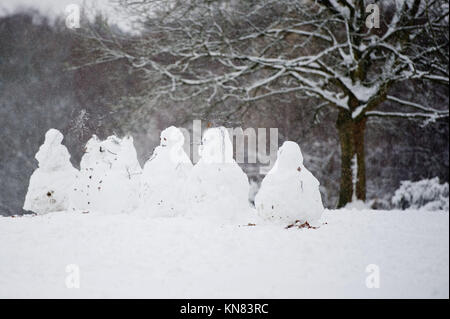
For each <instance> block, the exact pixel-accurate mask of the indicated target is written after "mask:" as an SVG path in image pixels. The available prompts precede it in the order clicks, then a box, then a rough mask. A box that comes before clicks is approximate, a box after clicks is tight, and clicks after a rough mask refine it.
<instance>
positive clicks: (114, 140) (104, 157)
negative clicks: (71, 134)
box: [71, 135, 142, 214]
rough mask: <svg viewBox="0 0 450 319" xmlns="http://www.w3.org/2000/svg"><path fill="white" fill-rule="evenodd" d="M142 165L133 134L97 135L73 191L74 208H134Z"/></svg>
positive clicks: (111, 211)
mask: <svg viewBox="0 0 450 319" xmlns="http://www.w3.org/2000/svg"><path fill="white" fill-rule="evenodd" d="M141 173H142V170H141V167H140V165H139V162H138V160H137V155H136V150H135V148H134V145H133V138H132V137H125V138H123V139H120V138H118V137H116V136H109V137H108V138H107V139H106V140H104V141H100V140H99V139H98V138H97V136H95V135H94V136H93V137H92V138H91V139H90V140H89V141H88V143H87V144H86V148H85V154H84V155H83V157H82V159H81V163H80V173H79V174H78V175H77V177H76V182H75V184H74V186H73V188H72V192H71V205H72V209H73V210H82V211H84V212H89V211H99V212H103V213H107V214H114V213H124V212H127V213H129V212H131V211H133V210H135V209H136V208H137V205H138V203H139V202H138V201H139V183H140V175H141Z"/></svg>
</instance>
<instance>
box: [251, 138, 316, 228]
mask: <svg viewBox="0 0 450 319" xmlns="http://www.w3.org/2000/svg"><path fill="white" fill-rule="evenodd" d="M319 185H320V184H319V181H318V180H317V179H316V178H315V177H314V176H313V174H312V173H311V172H310V171H308V170H307V169H306V167H305V166H304V165H303V156H302V152H301V150H300V147H299V146H298V144H297V143H294V142H284V143H283V145H282V146H281V147H280V149H279V150H278V158H277V161H276V162H275V165H274V167H273V168H272V169H271V170H270V171H269V173H268V174H267V175H266V177H265V178H264V179H263V181H262V183H261V188H260V190H259V192H258V194H257V195H256V198H255V206H256V209H257V211H258V214H259V215H260V216H261V217H263V218H264V219H266V220H275V221H280V222H282V223H291V224H292V223H295V222H296V221H299V222H300V223H301V224H303V223H305V222H308V223H309V224H310V225H311V226H313V225H317V223H318V221H319V219H320V217H321V216H322V213H323V211H324V207H323V205H322V198H321V196H320V191H319Z"/></svg>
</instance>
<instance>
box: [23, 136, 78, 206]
mask: <svg viewBox="0 0 450 319" xmlns="http://www.w3.org/2000/svg"><path fill="white" fill-rule="evenodd" d="M62 140H63V135H62V134H61V132H59V131H58V130H56V129H50V130H49V131H48V132H47V133H46V134H45V141H44V144H42V145H41V147H40V148H39V151H38V152H37V153H36V156H35V158H36V159H37V161H38V163H39V167H38V168H37V169H36V170H35V171H34V172H33V174H32V175H31V178H30V184H29V186H28V191H27V194H26V197H25V202H24V205H23V209H25V210H30V211H32V212H34V213H36V214H45V213H49V212H55V211H64V210H67V209H68V207H69V190H70V189H71V187H72V185H73V183H74V182H75V176H76V174H77V172H78V171H77V170H76V169H75V168H73V166H72V164H71V163H70V154H69V152H68V151H67V148H66V147H65V146H64V145H62V144H61V142H62Z"/></svg>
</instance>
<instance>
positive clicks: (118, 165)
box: [24, 126, 324, 225]
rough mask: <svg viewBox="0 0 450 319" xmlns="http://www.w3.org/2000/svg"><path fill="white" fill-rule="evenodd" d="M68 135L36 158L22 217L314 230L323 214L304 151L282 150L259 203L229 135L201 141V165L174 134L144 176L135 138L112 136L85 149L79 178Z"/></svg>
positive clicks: (57, 136)
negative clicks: (272, 224)
mask: <svg viewBox="0 0 450 319" xmlns="http://www.w3.org/2000/svg"><path fill="white" fill-rule="evenodd" d="M62 140H63V135H62V134H61V133H60V132H59V131H58V130H56V129H50V130H49V131H48V132H47V133H46V135H45V142H44V144H43V145H42V146H41V147H40V149H39V151H38V153H37V154H36V159H37V161H38V163H39V167H38V168H37V169H36V170H35V171H34V172H33V174H32V176H31V178H30V184H29V188H28V192H27V195H26V198H25V203H24V209H25V210H29V211H33V212H35V213H37V214H45V213H49V212H55V211H67V210H71V211H83V212H89V211H96V212H104V213H108V214H112V213H129V212H136V213H142V214H147V215H152V216H175V215H184V216H189V217H192V218H196V217H205V218H210V219H215V220H217V222H234V223H254V222H257V221H260V220H261V219H263V220H272V221H279V222H281V223H295V222H300V223H305V222H308V223H309V224H310V225H314V224H317V223H318V221H319V219H320V217H321V215H322V213H323V211H324V208H323V205H322V200H321V196H320V192H319V182H318V180H317V179H316V178H315V177H314V176H313V175H312V174H311V173H310V172H309V171H308V170H307V169H306V168H305V167H304V165H303V157H302V153H301V150H300V147H299V146H298V144H297V143H295V142H289V141H288V142H285V143H284V144H283V145H282V146H281V147H280V149H279V150H278V157H277V160H276V162H275V165H274V166H273V168H272V169H271V170H270V171H269V173H268V174H267V175H266V176H265V178H264V179H263V181H262V183H261V187H260V189H259V191H258V193H257V195H256V197H255V207H256V214H255V210H254V209H253V208H251V206H250V203H249V201H248V193H249V182H248V177H247V175H246V174H245V173H244V172H243V171H242V169H241V168H240V167H239V165H238V164H237V163H236V162H235V161H234V159H233V145H232V142H231V139H230V137H229V133H228V130H227V129H225V128H224V127H218V128H210V129H208V130H207V131H205V133H204V134H203V137H202V144H201V146H200V148H199V155H200V160H199V161H198V163H196V164H195V165H193V164H192V162H191V160H190V158H189V156H188V155H187V154H186V153H185V152H184V149H183V144H184V136H183V133H182V132H181V131H180V130H179V129H178V128H176V127H173V126H171V127H169V128H167V129H165V130H164V131H162V133H161V142H160V145H159V146H158V147H156V149H155V150H154V152H153V155H152V156H151V158H150V159H149V160H148V161H147V162H146V163H145V165H144V168H143V169H142V168H141V166H140V164H139V162H138V160H137V155H136V150H135V148H134V145H133V139H132V137H125V138H123V139H120V138H118V137H116V136H110V137H108V138H107V139H106V140H103V141H102V140H99V139H98V138H97V137H96V136H95V135H94V136H93V137H92V138H91V139H90V140H89V141H88V143H87V144H86V147H85V154H84V155H83V157H82V159H81V163H80V170H77V169H75V168H74V167H73V166H72V164H71V163H70V154H69V152H68V150H67V148H66V147H65V146H64V145H62V144H61V143H62Z"/></svg>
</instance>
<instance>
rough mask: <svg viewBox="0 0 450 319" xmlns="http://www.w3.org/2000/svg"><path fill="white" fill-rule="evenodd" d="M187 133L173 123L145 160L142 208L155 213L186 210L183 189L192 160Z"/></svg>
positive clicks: (172, 213) (172, 212)
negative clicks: (186, 146)
mask: <svg viewBox="0 0 450 319" xmlns="http://www.w3.org/2000/svg"><path fill="white" fill-rule="evenodd" d="M183 145H184V136H183V133H182V132H181V131H180V130H179V129H178V128H176V127H174V126H171V127H169V128H167V129H165V130H164V131H162V132H161V142H160V145H159V146H158V147H156V149H155V150H154V152H153V155H152V156H151V158H150V159H149V160H148V161H147V162H146V163H145V165H144V169H143V172H142V178H141V192H140V193H141V199H140V208H139V211H140V212H142V213H145V214H150V215H152V216H174V215H176V214H179V213H182V212H183V211H184V207H183V201H182V199H180V196H179V194H180V193H181V192H182V190H183V187H184V184H185V182H186V179H187V176H188V174H189V172H190V170H191V169H192V162H191V160H190V159H189V156H188V155H187V154H186V153H185V152H184V150H183Z"/></svg>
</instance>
